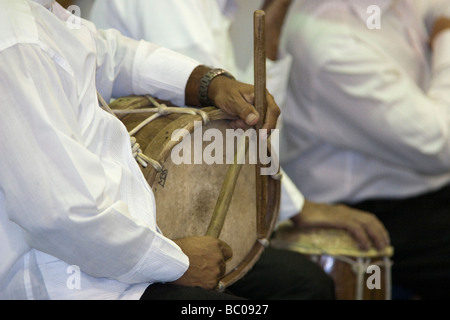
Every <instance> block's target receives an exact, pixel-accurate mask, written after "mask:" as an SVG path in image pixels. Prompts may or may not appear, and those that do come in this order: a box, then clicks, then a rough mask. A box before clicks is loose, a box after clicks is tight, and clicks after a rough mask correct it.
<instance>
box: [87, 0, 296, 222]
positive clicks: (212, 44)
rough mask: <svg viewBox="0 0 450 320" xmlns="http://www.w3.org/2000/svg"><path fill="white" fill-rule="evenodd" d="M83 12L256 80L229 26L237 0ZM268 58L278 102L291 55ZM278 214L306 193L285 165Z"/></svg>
mask: <svg viewBox="0 0 450 320" xmlns="http://www.w3.org/2000/svg"><path fill="white" fill-rule="evenodd" d="M79 4H80V5H81V11H82V14H84V15H85V16H86V17H87V18H88V19H89V20H91V21H93V22H94V23H95V24H96V26H97V27H98V28H102V29H105V28H115V29H118V30H119V31H120V32H121V33H123V34H124V35H127V36H129V37H132V38H134V39H145V40H147V41H151V42H154V43H158V44H160V45H162V46H164V47H167V48H170V49H173V50H176V51H178V52H181V53H183V54H186V55H188V56H190V57H192V58H195V59H197V60H198V61H201V62H202V63H203V64H206V65H210V66H215V67H222V68H224V69H226V70H228V71H230V72H231V73H232V74H234V75H235V76H236V78H238V79H239V80H240V81H243V82H246V83H253V82H254V78H253V64H252V65H250V66H249V67H248V68H247V69H246V70H241V69H239V67H238V65H237V62H236V59H235V56H234V49H233V43H232V41H231V38H230V26H231V24H232V22H233V19H234V17H235V13H236V10H237V9H238V8H237V5H236V3H235V0H215V1H211V0H164V1H160V0H96V1H95V2H94V3H93V4H92V7H91V6H90V5H89V6H87V4H86V3H85V2H80V3H79ZM279 56H280V58H279V59H278V60H277V61H271V60H267V68H266V69H267V72H266V74H267V88H268V90H269V91H270V92H271V94H272V95H273V96H274V98H275V100H276V101H277V103H278V105H282V103H283V102H284V99H285V94H286V88H287V80H288V77H289V72H290V67H291V61H292V59H291V56H290V55H287V54H286V53H284V52H281V51H280V53H279ZM282 173H283V179H282V193H281V207H280V215H279V219H280V220H285V219H288V218H289V217H292V216H293V215H296V214H298V213H299V212H300V211H301V209H302V207H303V202H304V197H303V195H302V194H301V193H300V191H299V190H298V189H297V188H296V187H295V185H294V184H293V183H292V182H291V181H290V178H289V177H288V176H287V175H286V174H285V173H284V172H283V171H282Z"/></svg>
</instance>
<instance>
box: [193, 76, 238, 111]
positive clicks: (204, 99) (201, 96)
mask: <svg viewBox="0 0 450 320" xmlns="http://www.w3.org/2000/svg"><path fill="white" fill-rule="evenodd" d="M219 76H225V77H227V78H230V79H233V80H236V78H235V77H234V76H233V75H232V74H231V73H229V72H228V71H226V70H224V69H220V68H215V69H211V70H209V71H208V72H207V73H205V75H204V76H203V77H202V78H201V79H200V86H199V90H198V100H199V101H200V103H201V105H202V106H204V107H208V106H213V105H214V103H213V102H212V101H211V100H209V98H208V89H209V85H210V84H211V81H213V79H215V78H216V77H219Z"/></svg>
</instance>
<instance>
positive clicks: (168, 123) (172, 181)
mask: <svg viewBox="0 0 450 320" xmlns="http://www.w3.org/2000/svg"><path fill="white" fill-rule="evenodd" d="M149 107H151V104H150V103H149V101H148V99H147V98H145V97H124V98H121V99H118V100H116V101H115V102H114V103H113V104H111V108H112V109H139V108H149ZM202 110H203V111H204V112H207V113H208V115H209V118H210V121H209V122H207V123H204V122H203V121H202V120H203V119H202V117H200V116H198V115H191V114H170V115H167V116H163V117H160V118H158V119H156V120H154V121H152V122H151V123H149V124H147V125H146V126H145V127H144V128H143V129H142V130H141V131H139V132H138V133H136V134H135V135H134V137H135V138H136V139H137V141H138V143H139V144H140V145H141V147H142V150H144V154H145V155H146V156H148V157H149V158H151V159H154V160H156V161H157V162H158V163H159V164H160V165H161V166H162V170H159V171H158V170H156V169H155V168H153V167H152V166H148V167H147V168H142V170H143V173H144V176H145V177H146V178H147V181H148V182H149V184H150V186H151V187H152V190H153V192H154V195H155V200H156V215H157V223H158V226H159V228H160V229H161V231H162V232H163V234H164V235H165V236H166V237H168V238H170V239H178V238H183V237H188V236H202V235H205V234H206V231H207V229H208V226H209V224H210V221H211V217H212V215H213V212H214V208H215V206H216V203H217V200H218V198H219V194H220V191H221V188H222V186H223V183H224V181H225V176H226V174H227V171H228V168H229V166H230V161H229V158H227V152H226V150H228V152H229V150H230V149H231V150H234V151H236V150H237V144H238V142H237V140H234V141H233V142H231V140H230V139H228V138H227V134H230V133H229V131H233V130H231V129H232V128H231V126H230V125H229V120H228V117H227V116H226V115H225V114H224V113H223V112H221V111H220V110H218V109H216V108H205V109H202ZM148 116H149V115H148V114H147V115H140V114H133V115H127V116H123V117H121V120H122V122H123V123H124V124H125V125H126V126H127V129H128V130H129V131H131V130H132V129H133V128H135V127H136V126H137V125H139V124H140V123H141V122H142V121H143V120H144V119H145V118H147V117H148ZM179 130H182V132H184V134H183V135H182V138H180V137H178V138H175V134H176V132H177V131H179ZM227 130H229V131H227ZM207 132H208V133H209V137H210V138H208V139H204V138H203V139H202V138H201V137H205V133H207ZM211 136H212V138H211ZM199 137H200V146H199V139H198V138H199ZM220 137H222V139H220ZM230 142H231V143H233V144H232V145H231V146H230ZM187 154H189V157H188V156H186V157H184V156H185V155H187ZM180 159H183V160H182V161H181V163H180ZM212 162H214V163H212ZM256 172H257V169H256V165H255V164H252V161H251V160H250V159H249V157H248V155H247V158H246V160H245V162H244V164H243V165H242V167H241V170H240V173H239V177H238V179H237V182H236V184H235V186H234V188H235V189H234V192H233V196H232V199H231V203H230V206H229V209H228V212H227V217H226V219H225V224H224V226H223V229H222V231H221V233H220V236H219V239H221V240H223V241H225V242H226V243H228V244H229V245H230V246H231V248H232V249H233V258H232V259H231V260H230V261H229V262H228V263H227V269H226V275H225V277H224V279H222V285H224V286H229V285H231V284H232V283H234V282H235V281H237V280H239V279H240V278H242V276H244V275H245V273H246V272H247V271H248V270H249V269H250V268H251V267H252V266H253V265H254V263H255V262H256V261H257V260H258V259H259V257H260V255H261V253H262V252H263V250H264V247H265V245H266V243H267V239H269V238H270V235H271V233H272V231H273V228H274V225H275V222H276V219H277V216H278V210H279V199H280V192H281V191H280V189H281V185H280V181H278V180H275V179H272V178H271V177H268V176H264V177H262V178H263V179H265V181H266V182H267V185H266V186H267V187H266V188H264V189H263V190H264V194H263V195H262V198H264V200H265V205H264V206H262V207H261V206H258V205H257V201H258V199H259V197H261V195H260V194H259V197H258V193H257V186H258V185H260V183H261V181H260V180H257V177H256ZM258 179H259V178H258Z"/></svg>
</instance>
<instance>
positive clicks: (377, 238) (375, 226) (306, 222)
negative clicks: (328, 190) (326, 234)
mask: <svg viewBox="0 0 450 320" xmlns="http://www.w3.org/2000/svg"><path fill="white" fill-rule="evenodd" d="M292 221H293V222H294V224H295V225H296V226H297V227H300V228H307V227H318V228H339V229H344V230H347V231H348V232H349V233H350V234H351V235H352V236H353V237H354V239H355V240H356V241H357V243H358V244H359V246H360V248H361V249H363V250H367V249H369V248H370V247H372V246H373V247H375V248H377V249H379V250H381V249H384V248H385V247H386V246H388V245H389V244H390V239H389V234H388V231H387V230H386V228H385V227H384V225H383V224H382V223H381V221H380V220H378V218H377V217H376V216H375V215H374V214H371V213H368V212H364V211H360V210H356V209H353V208H350V207H348V206H345V205H329V204H321V203H314V202H310V201H306V202H305V206H304V208H303V210H302V212H301V213H300V214H298V215H296V216H295V217H293V218H292Z"/></svg>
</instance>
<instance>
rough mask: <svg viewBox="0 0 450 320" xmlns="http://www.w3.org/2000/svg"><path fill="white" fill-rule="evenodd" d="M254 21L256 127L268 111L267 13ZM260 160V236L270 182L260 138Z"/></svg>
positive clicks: (259, 13)
mask: <svg viewBox="0 0 450 320" xmlns="http://www.w3.org/2000/svg"><path fill="white" fill-rule="evenodd" d="M253 23H254V26H253V28H254V30H253V33H254V73H255V74H254V77H255V79H254V81H255V108H256V110H257V111H258V112H259V115H260V120H259V123H258V124H257V125H256V129H257V130H260V129H261V127H262V126H263V124H264V122H265V118H266V113H267V97H266V13H265V12H264V11H263V10H256V11H255V13H254V15H253ZM257 141H258V143H257V144H258V148H257V150H258V157H257V159H258V161H257V163H256V166H255V167H256V172H255V174H256V176H255V178H256V209H257V213H258V214H257V229H258V238H262V237H264V236H265V234H266V231H267V223H266V216H267V210H268V203H269V200H268V195H267V192H268V188H269V186H268V184H269V180H268V177H267V176H262V175H261V168H262V164H261V161H260V158H259V150H260V140H259V139H258V140H257Z"/></svg>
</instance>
